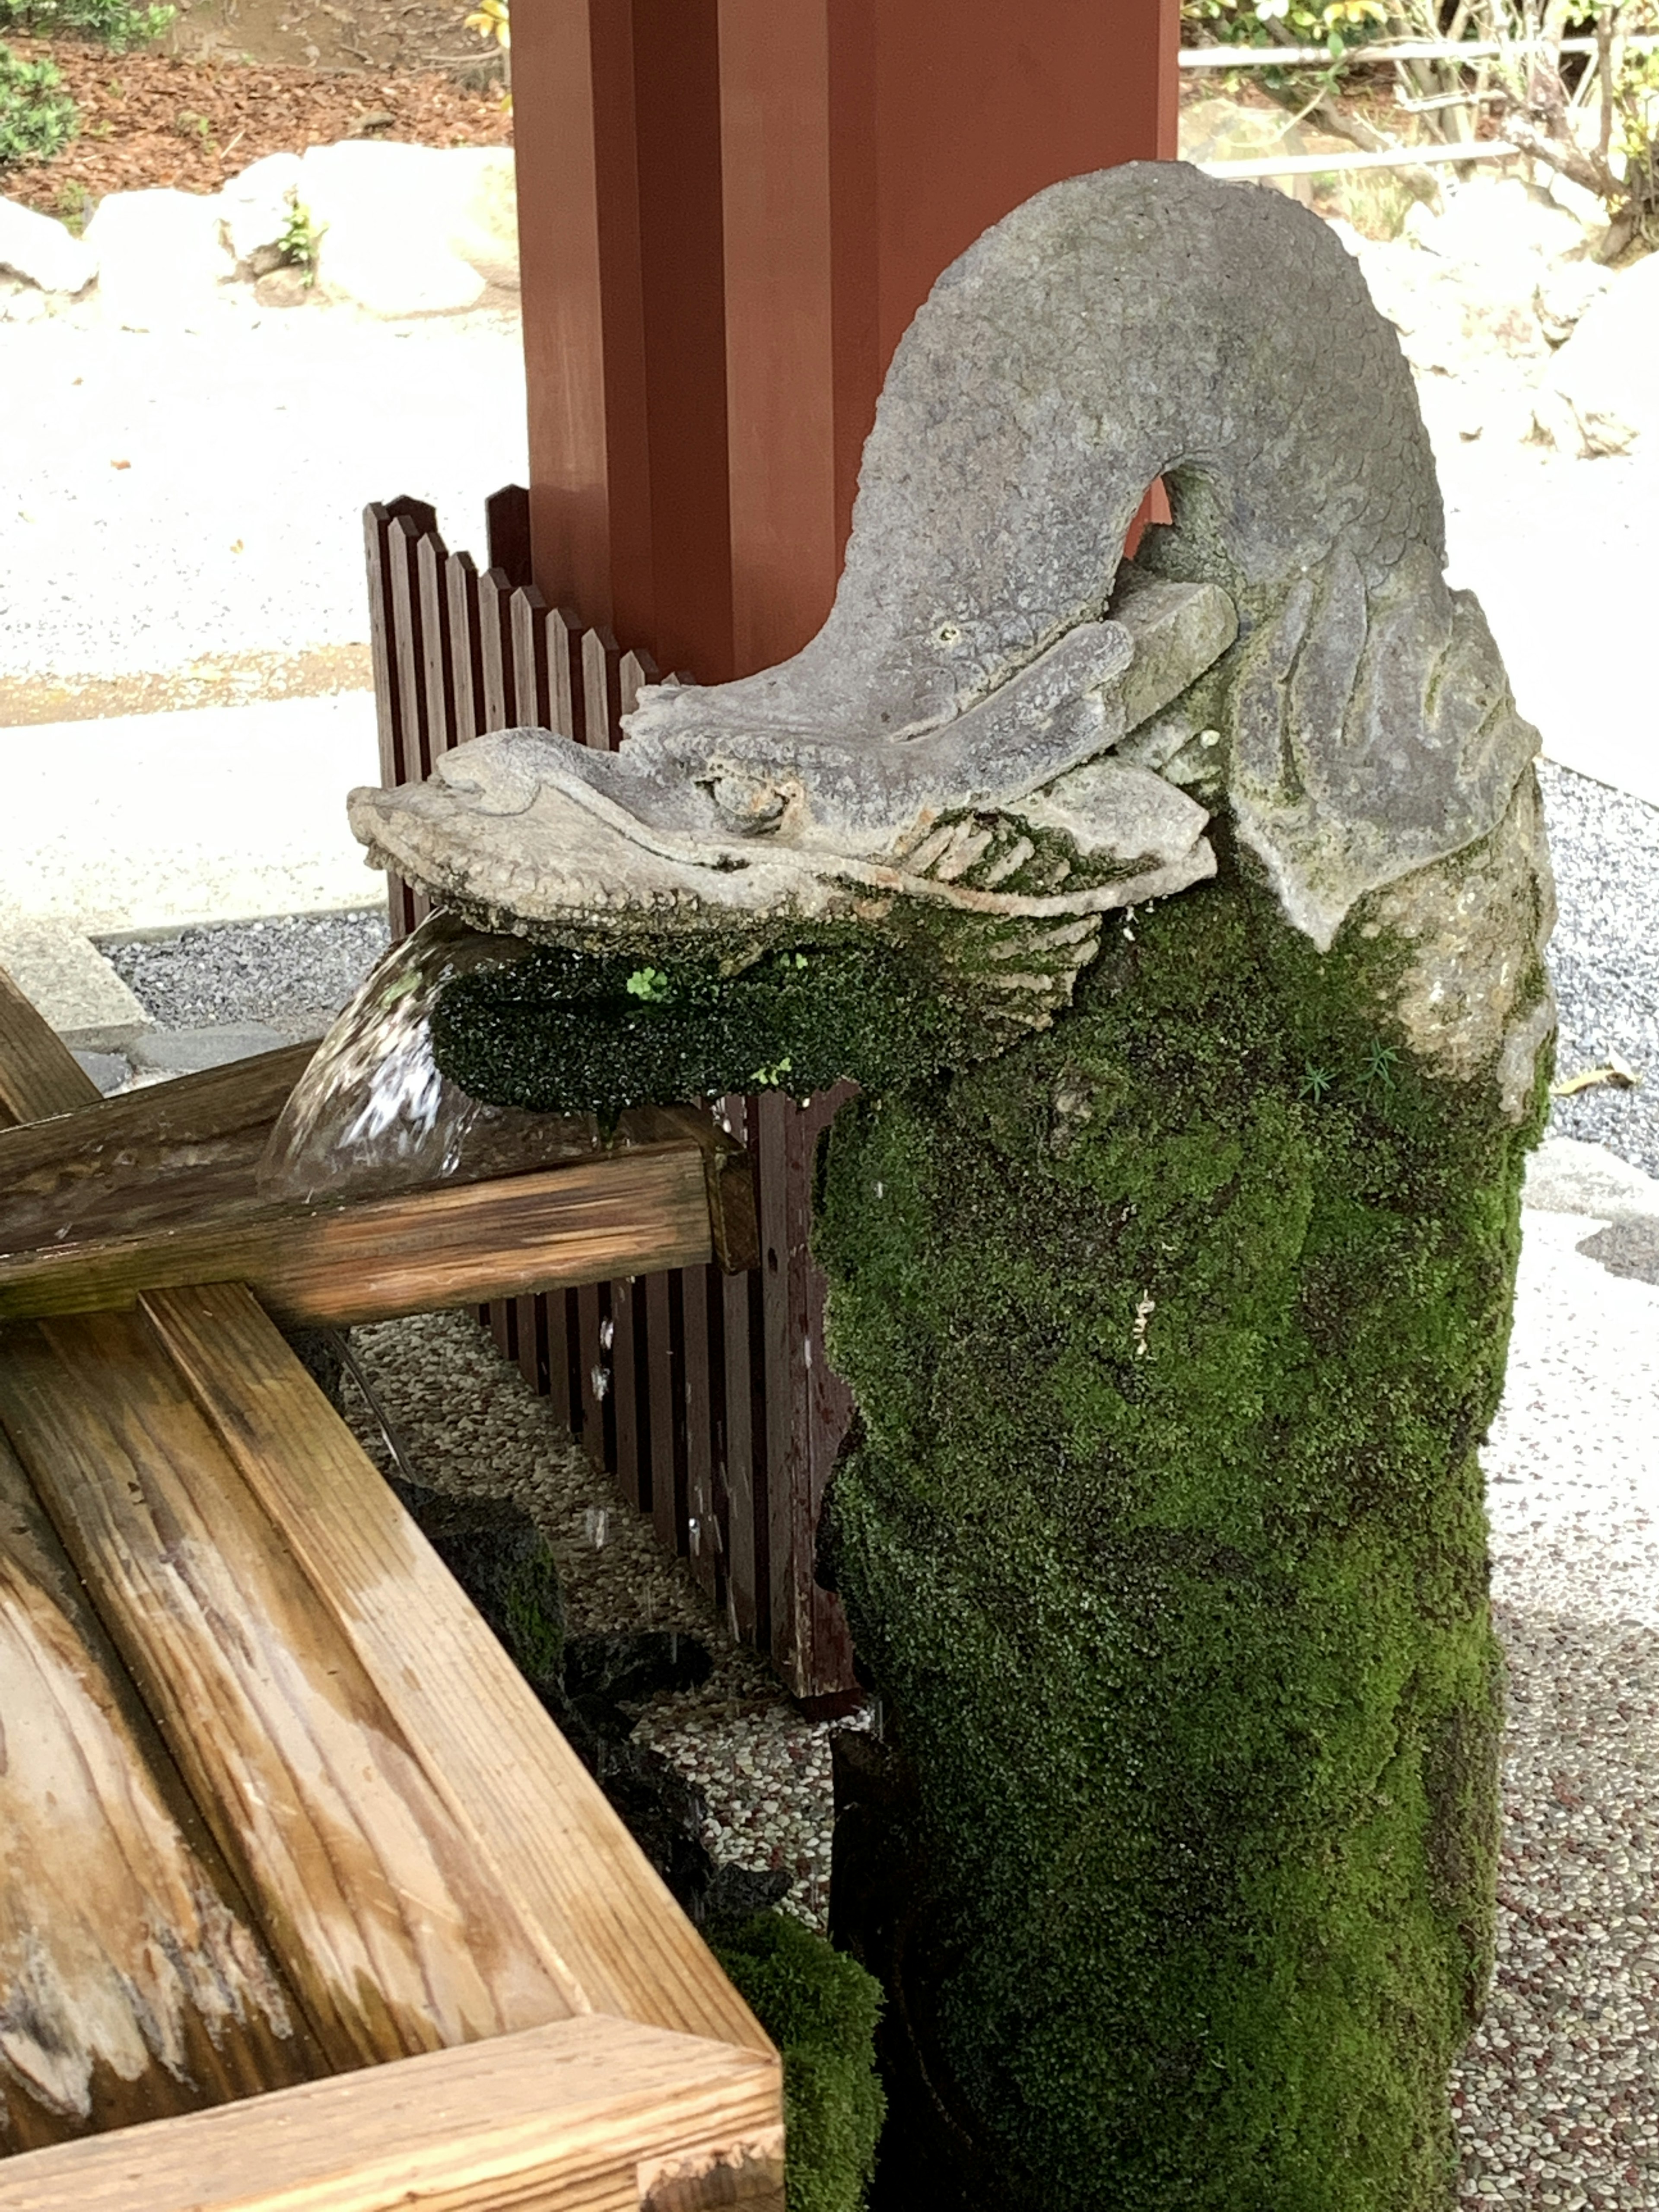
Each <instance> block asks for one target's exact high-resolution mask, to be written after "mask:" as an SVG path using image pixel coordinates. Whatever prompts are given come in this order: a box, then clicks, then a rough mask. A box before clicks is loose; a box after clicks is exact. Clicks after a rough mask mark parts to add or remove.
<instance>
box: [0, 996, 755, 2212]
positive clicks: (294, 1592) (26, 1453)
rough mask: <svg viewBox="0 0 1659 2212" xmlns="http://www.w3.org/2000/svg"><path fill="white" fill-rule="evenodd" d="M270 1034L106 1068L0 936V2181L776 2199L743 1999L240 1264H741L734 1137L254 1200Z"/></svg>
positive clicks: (80, 2210)
mask: <svg viewBox="0 0 1659 2212" xmlns="http://www.w3.org/2000/svg"><path fill="white" fill-rule="evenodd" d="M303 1060H304V1054H303V1051H301V1050H296V1051H295V1053H292V1054H270V1055H268V1056H267V1057H266V1058H265V1059H264V1060H262V1061H256V1062H251V1063H246V1064H245V1065H244V1066H241V1067H240V1068H236V1069H228V1070H220V1071H216V1072H215V1073H213V1074H211V1075H208V1076H203V1077H197V1078H184V1079H179V1081H177V1082H175V1083H173V1084H170V1085H163V1086H158V1087H157V1088H156V1089H155V1090H153V1091H146V1092H142V1093H138V1094H135V1095H133V1096H131V1097H127V1098H125V1099H118V1100H112V1101H108V1102H104V1101H100V1100H99V1099H98V1097H97V1094H96V1092H95V1091H94V1088H93V1086H92V1085H91V1084H90V1083H89V1082H88V1079H87V1078H86V1077H85V1076H84V1075H83V1073H82V1071H81V1069H80V1068H79V1066H77V1065H76V1062H75V1060H73V1058H72V1057H71V1056H70V1054H69V1053H68V1052H67V1051H66V1050H65V1049H64V1048H63V1046H62V1045H61V1044H60V1043H59V1042H58V1039H57V1038H56V1037H55V1036H53V1035H52V1032H51V1031H50V1030H48V1029H47V1028H46V1024H44V1023H43V1022H42V1021H41V1020H40V1018H39V1016H38V1015H36V1014H35V1013H34V1012H33V1009H32V1008H31V1007H30V1006H28V1005H27V1001H26V1000H23V999H22V998H21V996H20V994H17V992H16V991H15V988H14V987H12V986H11V985H10V984H9V981H7V980H6V979H5V978H4V977H3V976H0V1123H3V1124H5V1125H9V1126H5V1127H0V1250H3V1251H4V1253H5V1257H4V1259H3V1261H0V1314H3V1317H4V1325H3V1327H0V2149H3V2150H4V2151H8V2152H9V2153H11V2154H12V2155H10V2156H9V2157H5V2158H3V2159H0V2208H3V2212H25V2208H27V2212H49V2208H50V2212H58V2208H62V2212H70V2208H73V2212H99V2208H104V2207H109V2208H115V2207H120V2208H123V2212H128V2208H134V2212H136V2208H143V2212H185V2208H190V2212H214V2208H221V2207H222V2208H225V2212H228V2208H230V2207H231V2206H233V2205H234V2206H235V2207H237V2208H239V2212H256V2208H257V2212H277V2208H279V2207H280V2208H283V2212H299V2208H300V2207H301V2206H303V2207H304V2208H306V2212H380V2208H382V2207H384V2208H388V2212H389V2208H391V2207H392V2206H410V2205H420V2206H423V2207H428V2208H433V2212H438V2209H439V2208H442V2212H507V2208H508V2207H512V2208H515V2212H531V2208H535V2212H642V2208H650V2212H696V2208H700V2207H703V2206H714V2205H742V2206H754V2207H757V2208H761V2207H770V2208H774V2212H781V2205H782V2201H783V2200H782V2163H781V2160H782V2124H781V2081H780V2072H779V2065H778V2061H777V2058H776V2056H775V2053H774V2051H772V2049H771V2047H770V2045H769V2043H768V2041H767V2039H766V2037H765V2036H764V2034H763V2033H762V2031H761V2029H760V2027H759V2026H758V2024H757V2021H755V2019H754V2017H753V2015H751V2014H750V2011H749V2010H748V2008H747V2007H746V2006H745V2005H744V2002H743V2001H742V1999H741V1998H740V1997H739V1996H738V1995H737V1993H736V1991H735V1990H733V1989H732V1987H731V1985H730V1984H729V1983H728V1982H727V1981H726V1978H725V1977H724V1976H723V1975H722V1974H721V1972H720V1970H719V1968H718V1966H716V1965H715V1963H714V1959H713V1957H712V1956H711V1954H709V1952H708V1949H707V1948H706V1947H705V1946H704V1944H703V1943H702V1941H701V1940H700V1938H699V1937H698V1936H697V1935H696V1931H695V1929H692V1927H691V1926H690V1923H688V1922H687V1921H686V1920H685V1918H684V1916H683V1915H682V1914H681V1913H680V1911H679V1910H678V1907H677V1906H676V1905H675V1904H674V1902H673V1900H672V1899H671V1897H670V1895H669V1893H668V1892H667V1890H666V1889H665V1887H664V1886H663V1884H662V1883H661V1882H660V1881H659V1879H658V1877H657V1875H655V1873H654V1872H653V1870H652V1869H651V1868H650V1866H649V1865H648V1864H647V1862H646V1860H645V1858H644V1857H643V1856H642V1855H641V1852H640V1850H638V1848H637V1846H636V1845H635V1843H634V1841H633V1839H632V1838H631V1837H630V1836H629V1834H628V1832H627V1831H626V1829H625V1828H624V1827H623V1825H622V1823H621V1821H620V1820H618V1818H617V1815H616V1814H614V1813H613V1812H612V1811H611V1808H610V1806H609V1805H608V1804H607V1803H606V1802H605V1798H604V1797H603V1796H602V1795H601V1793H600V1791H599V1788H598V1786H597V1784H595V1783H594V1782H593V1781H592V1779H591V1778H590V1777H589V1776H588V1774H587V1773H586V1770H585V1769H584V1768H583V1767H582V1766H581V1765H580V1763H579V1761H578V1760H577V1759H576V1758H575V1755H574V1753H572V1752H571V1750H570V1749H569V1747H568V1745H567V1744H566V1743H565V1741H564V1740H563V1738H562V1736H561V1735H560V1734H559V1732H558V1730H557V1729H556V1728H555V1727H554V1725H553V1723H551V1721H550V1719H549V1718H548V1717H547V1716H546V1714H545V1713H544V1711H543V1709H542V1707H541V1705H540V1704H539V1703H538V1700H537V1699H536V1698H535V1696H534V1694H533V1693H532V1691H531V1689H530V1688H529V1686H528V1685H527V1684H526V1682H525V1681H524V1680H522V1679H521V1677H520V1675H519V1674H518V1673H517V1671H516V1669H515V1668H513V1665H512V1662H510V1661H509V1660H508V1658H507V1655H506V1654H505V1652H504V1651H503V1650H501V1646H500V1645H499V1644H497V1643H496V1642H495V1638H493V1637H492V1636H491V1634H490V1633H489V1630H488V1629H487V1628H486V1627H485V1626H484V1625H483V1621H482V1620H480V1619H479V1617H478V1615H477V1613H476V1612H475V1611H474V1610H473V1608H472V1607H471V1605H470V1604H469V1602H468V1601H467V1600H466V1599H465V1596H464V1595H462V1593H461V1591H460V1590H459V1588H458V1587H457V1585H456V1584H455V1583H454V1582H453V1580H452V1578H451V1577H450V1576H449V1575H448V1573H447V1571H446V1570H445V1569H444V1568H443V1566H442V1565H441V1564H440V1563H439V1561H438V1559H437V1558H436V1556H435V1553H433V1551H432V1550H431V1548H430V1547H429V1546H428V1544H427V1542H426V1541H425V1539H424V1538H423V1537H422V1534H421V1533H420V1531H419V1529H418V1528H416V1526H415V1524H414V1522H412V1521H411V1520H410V1517H409V1516H408V1515H407V1514H406V1513H405V1512H404V1510H403V1508H402V1507H401V1505H400V1504H398V1500H397V1498H395V1496H394V1495H393V1493H392V1491H391V1489H390V1488H389V1486H387V1485H386V1483H385V1482H384V1481H383V1480H381V1478H380V1475H379V1474H378V1473H377V1472H376V1471H375V1469H374V1467H373V1465H372V1464H371V1463H370V1462H369V1461H368V1459H367V1458H366V1457H365V1456H364V1455H363V1453H362V1450H361V1449H360V1448H359V1447H358V1445H357V1443H356V1440H355V1439H354V1437H352V1435H351V1433H350V1431H349V1430H348V1429H347V1428H346V1426H345V1425H344V1424H343V1421H341V1420H340V1419H339V1418H338V1417H337V1415H336V1413H334V1412H333V1410H332V1408H331V1407H330V1406H329V1404H328V1403H327V1401H326V1400H325V1398H324V1396H323V1395H322V1393H321V1392H320V1391H319V1389H318V1388H317V1387H316V1385H315V1384H314V1383H313V1381H312V1380H311V1378H310V1376H308V1375H307V1372H306V1370H305V1369H304V1368H303V1367H302V1366H301V1364H300V1363H299V1361H298V1360H297V1359H296V1358H295V1356H294V1354H293V1353H292V1352H291V1351H290V1350H289V1346H288V1344H287V1342H286V1341H285V1340H284V1339H283V1336H282V1335H281V1334H279V1332H278V1330H277V1328H276V1325H275V1323H274V1322H273V1320H272V1319H271V1317H270V1312H268V1311H267V1310H266V1306H265V1304H264V1303H263V1302H262V1297H261V1296H256V1295H255V1292H254V1290H252V1289H251V1288H250V1287H249V1284H250V1282H252V1283H254V1284H257V1285H258V1286H259V1287H260V1290H261V1292H262V1294H263V1297H266V1298H268V1299H269V1300H270V1304H271V1306H272V1308H273V1310H277V1311H280V1312H281V1313H282V1314H283V1316H284V1317H285V1318H286V1317H288V1316H295V1317H300V1316H307V1317H316V1318H326V1319H330V1320H358V1319H367V1318H370V1317H372V1316H383V1315H387V1314H392V1313H401V1312H407V1311H410V1310H416V1309H417V1308H420V1307H423V1306H429V1305H433V1304H445V1303H455V1304H459V1303H470V1302H471V1301H472V1300H474V1299H476V1298H478V1297H484V1296H495V1295H501V1294H506V1293H507V1292H508V1291H514V1292H517V1291H526V1290H529V1289H532V1288H539V1287H542V1286H544V1285H561V1284H569V1283H573V1282H578V1281H586V1280H592V1279H593V1278H592V1270H593V1269H594V1268H596V1267H598V1268H599V1270H600V1271H601V1272H602V1273H605V1275H607V1276H609V1275H611V1274H615V1273H619V1272H624V1271H627V1272H632V1271H634V1270H635V1269H637V1270H640V1271H643V1270H644V1269H645V1268H647V1267H663V1266H665V1265H682V1264H684V1265H696V1264H700V1263H702V1262H706V1261H708V1260H709V1259H710V1257H711V1256H712V1255H714V1254H715V1253H716V1252H717V1251H719V1250H720V1249H722V1248H725V1249H726V1250H727V1251H728V1252H729V1254H730V1256H731V1257H732V1259H733V1260H734V1261H738V1263H741V1262H742V1261H744V1259H745V1258H746V1257H747V1254H746V1251H745V1249H744V1223H745V1221H746V1219H747V1218H748V1215H747V1213H746V1212H745V1207H744V1200H743V1195H742V1194H743V1188H744V1163H743V1159H742V1156H741V1154H740V1153H739V1152H738V1151H737V1149H736V1148H735V1147H733V1146H730V1145H729V1144H724V1145H717V1144H716V1143H715V1141H714V1139H713V1138H712V1137H711V1135H710V1133H709V1132H708V1130H707V1129H706V1128H705V1127H702V1125H701V1124H698V1123H696V1121H695V1117H676V1116H656V1117H653V1118H652V1119H650V1120H648V1121H640V1122H636V1123H635V1125H634V1126H633V1127H630V1128H629V1129H627V1130H624V1131H623V1132H619V1140H618V1142H617V1144H616V1145H615V1146H611V1147H608V1148H607V1147H605V1146H602V1145H601V1144H600V1143H599V1140H598V1139H597V1137H596V1135H595V1134H594V1133H592V1131H591V1130H590V1129H588V1128H586V1127H584V1126H583V1125H581V1124H574V1125H567V1126H566V1127H565V1129H564V1131H563V1132H562V1133H557V1132H555V1133H551V1134H550V1138H549V1139H548V1141H547V1144H546V1146H545V1149H544V1152H543V1154H542V1155H541V1156H540V1157H538V1158H536V1159H534V1160H523V1159H521V1160H520V1161H519V1162H517V1163H516V1166H517V1169H518V1172H515V1173H514V1174H513V1175H512V1176H506V1177H503V1176H494V1175H492V1176H489V1178H487V1179H484V1180H481V1181H478V1182H474V1183H472V1184H471V1185H469V1186H466V1187H465V1188H463V1189H460V1190H455V1189H451V1188H446V1189H444V1190H441V1191H435V1192H421V1193H407V1194H400V1195H399V1196H398V1197H397V1198H395V1199H377V1200H370V1201H368V1202H366V1203H363V1204H362V1205H359V1206H337V1207H331V1208H321V1207H319V1208H303V1207H301V1208H296V1207H293V1206H289V1207H286V1208H283V1207H273V1206H270V1205H269V1204H268V1203H266V1202H265V1201H263V1200H260V1199H259V1197H258V1194H257V1192H256V1191H255V1190H254V1188H253V1184H252V1164H253V1162H254V1160H255V1159H256V1158H257V1157H258V1151H259V1149H260V1148H261V1146H262V1144H263V1133H264V1131H265V1130H267V1129H268V1128H269V1126H270V1121H271V1120H272V1119H273V1118H274V1116H275V1114H276V1110H277V1109H278V1108H279V1107H280V1105H281V1103H282V1101H283V1098H284V1097H286V1095H287V1091H288V1089H289V1087H290V1086H291V1085H292V1083H293V1081H294V1080H295V1077H296V1075H297V1073H298V1072H299V1069H300V1067H301V1066H302V1065H303ZM561 1145H562V1146H563V1147H564V1150H563V1151H562V1153H561V1152H559V1147H560V1146H561ZM555 1155H557V1157H555ZM54 1223H55V1226H51V1225H52V1224H54ZM43 1229H45V1230H47V1231H48V1233H47V1234H46V1235H44V1236H43V1235H41V1234H40V1233H39V1232H40V1231H42V1230H43ZM30 1237H33V1243H30V1242H28V1241H27V1239H28V1238H30ZM669 1253H671V1254H672V1255H674V1256H673V1257H672V1258H669V1257H667V1256H666V1255H668V1254H669ZM585 1271H586V1272H585Z"/></svg>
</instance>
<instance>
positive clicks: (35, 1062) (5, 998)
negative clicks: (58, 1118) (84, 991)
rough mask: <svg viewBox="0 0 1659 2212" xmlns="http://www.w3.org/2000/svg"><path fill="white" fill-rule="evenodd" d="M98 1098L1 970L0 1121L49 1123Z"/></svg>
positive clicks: (58, 1039) (52, 1032)
mask: <svg viewBox="0 0 1659 2212" xmlns="http://www.w3.org/2000/svg"><path fill="white" fill-rule="evenodd" d="M97 1096H98V1085H96V1084H95V1083H94V1081H93V1079H92V1078H91V1077H90V1076H89V1075H88V1073H87V1072H86V1070H85V1068H83V1067H82V1065H81V1063H80V1061H79V1060H76V1057H75V1054H73V1053H72V1052H71V1051H70V1048H69V1047H68V1046H67V1045H66V1044H65V1043H64V1041H63V1039H62V1038H61V1037H60V1036H58V1035H57V1033H56V1031H55V1030H52V1028H51V1027H50V1026H49V1025H48V1024H47V1023H46V1021H45V1020H44V1019H43V1018H42V1017H41V1016H40V1013H38V1012H36V1010H35V1008H34V1007H33V1006H31V1004H30V1003H29V1001H28V1000H27V998H25V997H24V995H23V994H22V992H21V991H20V990H19V989H18V987H17V986H16V984H15V983H14V982H13V981H12V980H11V977H10V976H9V975H7V973H6V971H5V969H3V968H0V1121H45V1120H46V1118H47V1116H48V1115H53V1114H69V1113H73V1111H74V1110H75V1109H76V1107H77V1106H82V1105H85V1104H86V1103H87V1102H88V1100H89V1099H94V1098H96V1097H97Z"/></svg>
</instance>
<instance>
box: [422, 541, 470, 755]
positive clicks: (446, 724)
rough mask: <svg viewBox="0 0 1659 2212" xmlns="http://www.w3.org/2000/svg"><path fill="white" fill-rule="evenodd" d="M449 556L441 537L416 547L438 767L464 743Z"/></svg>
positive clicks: (425, 678) (430, 737)
mask: <svg viewBox="0 0 1659 2212" xmlns="http://www.w3.org/2000/svg"><path fill="white" fill-rule="evenodd" d="M448 561H449V555H448V553H447V551H446V550H445V547H444V541H443V539H442V538H439V537H436V536H431V535H428V536H427V537H424V538H417V539H416V544H415V586H416V597H417V599H418V600H419V603H420V616H421V678H422V687H423V689H424V691H425V695H426V728H427V744H428V750H429V752H430V754H431V757H432V760H433V762H434V764H436V763H437V762H438V761H439V760H440V759H441V757H442V756H443V755H444V754H445V753H447V752H449V751H452V750H453V748H454V747H455V746H456V745H457V744H459V743H460V737H459V732H457V730H456V728H455V723H454V714H455V706H454V702H455V671H454V665H453V659H452V657H451V656H452V647H451V643H450V635H449V592H448V591H447V579H446V576H445V573H444V572H445V569H446V568H447V565H448Z"/></svg>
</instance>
